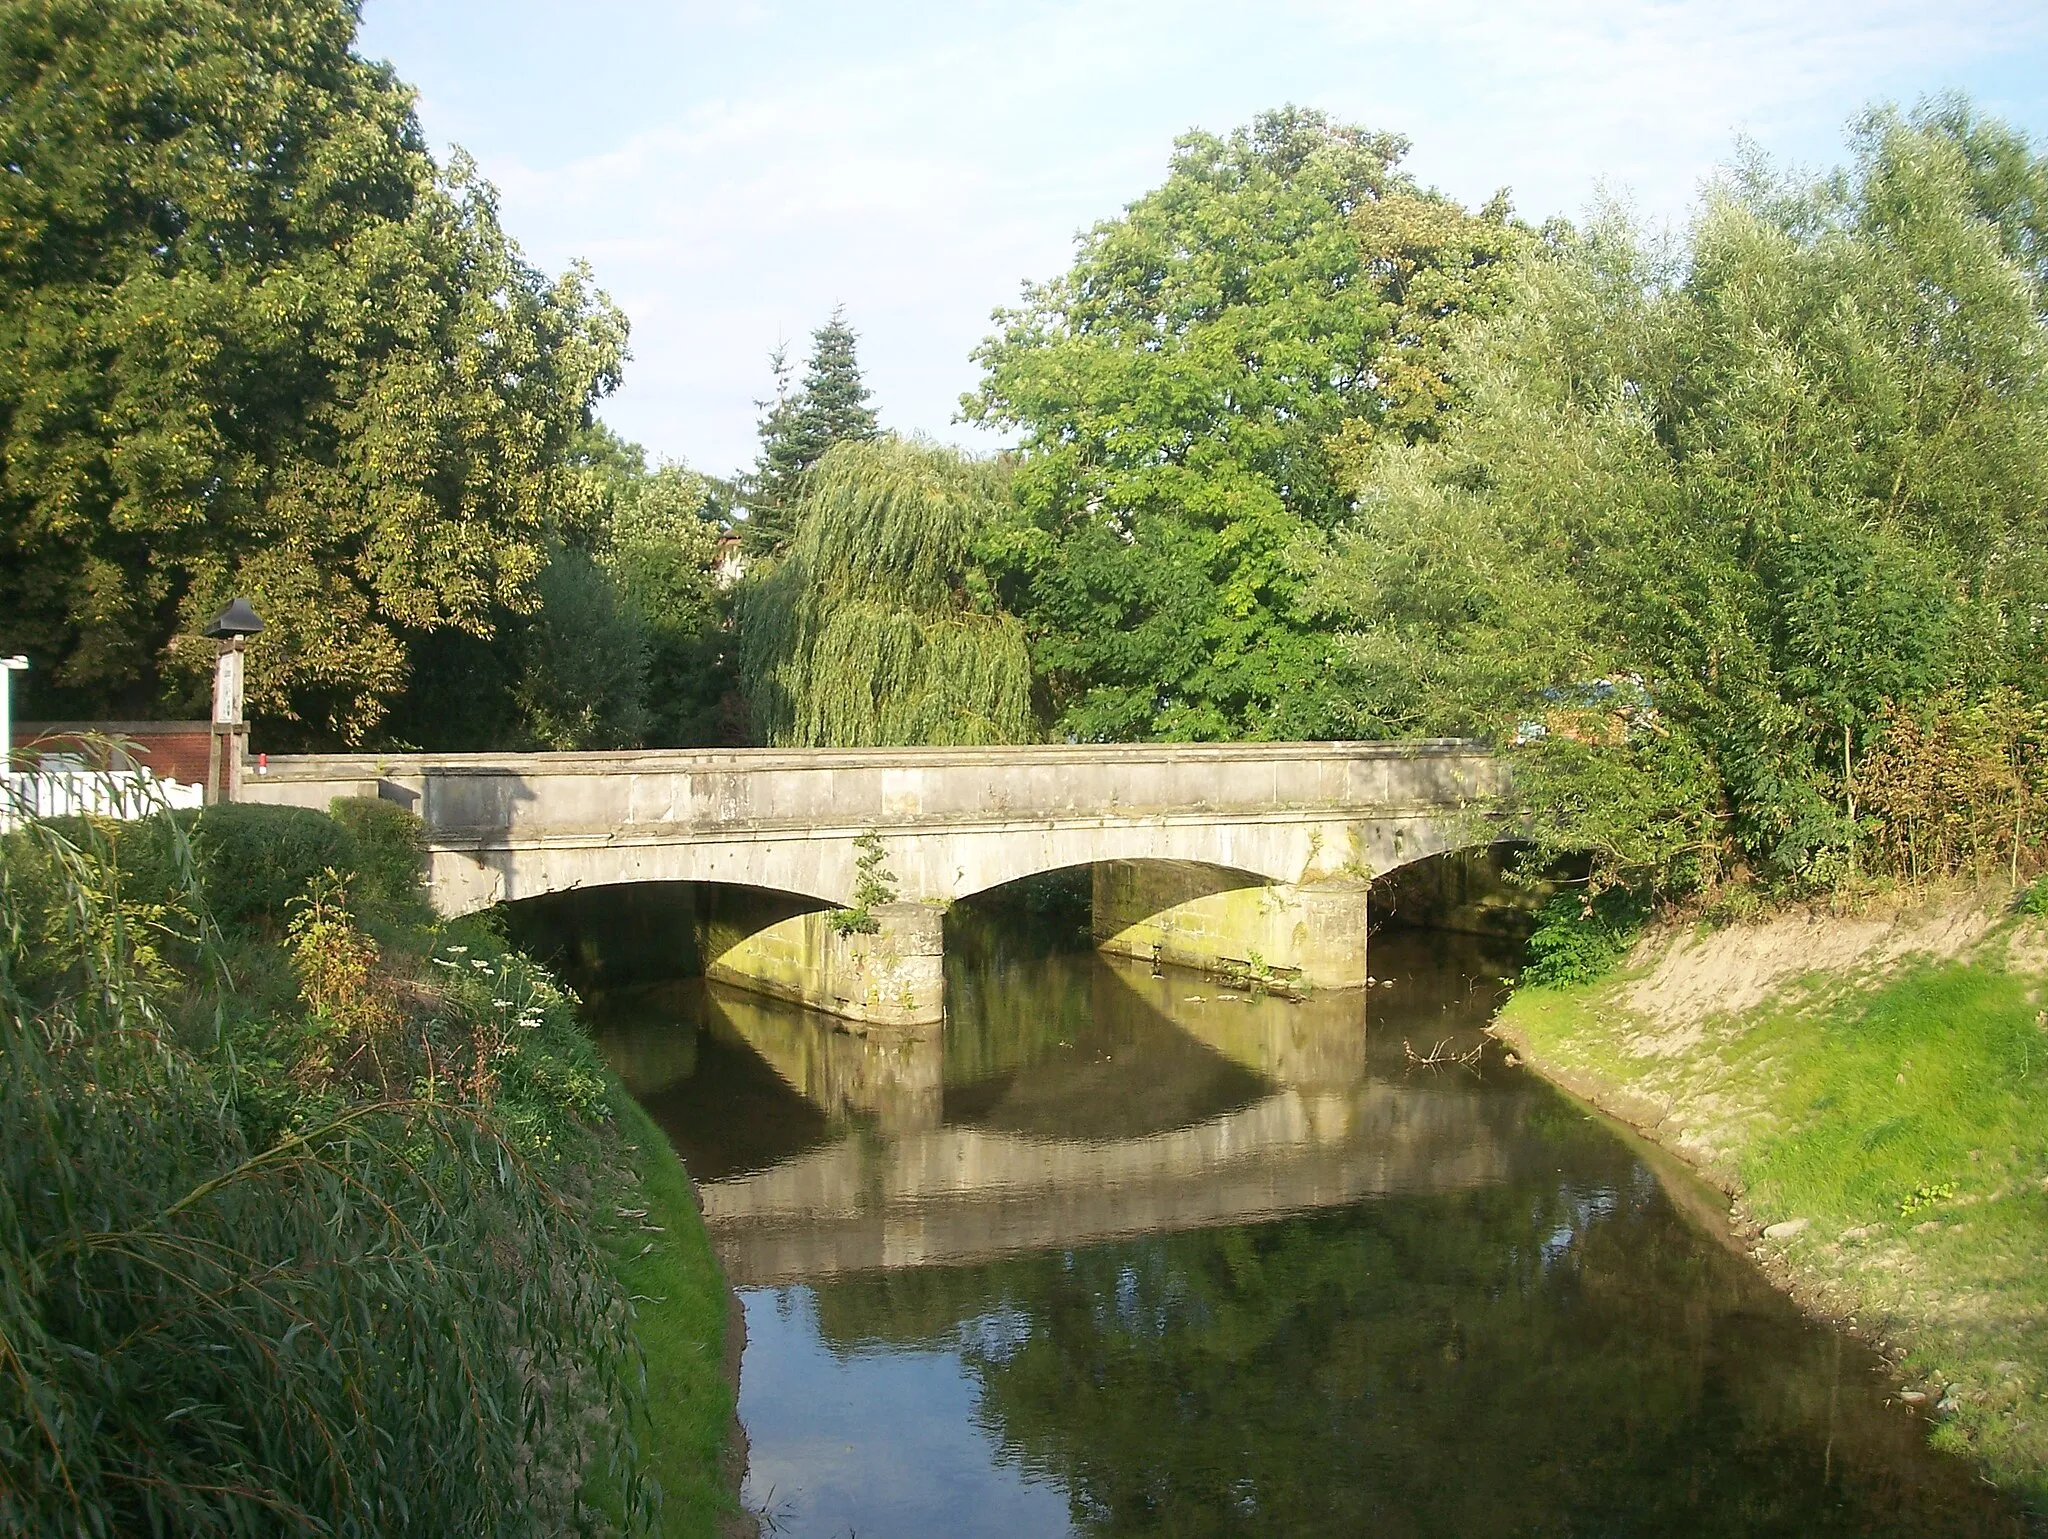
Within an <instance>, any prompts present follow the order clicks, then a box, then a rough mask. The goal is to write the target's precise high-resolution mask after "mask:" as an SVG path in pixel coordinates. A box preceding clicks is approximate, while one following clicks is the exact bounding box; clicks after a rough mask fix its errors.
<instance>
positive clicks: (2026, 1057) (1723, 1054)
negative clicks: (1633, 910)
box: [1496, 894, 2048, 1509]
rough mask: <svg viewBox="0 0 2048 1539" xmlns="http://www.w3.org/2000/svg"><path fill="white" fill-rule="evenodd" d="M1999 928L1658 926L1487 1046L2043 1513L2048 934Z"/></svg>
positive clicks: (1877, 920) (1979, 920) (1985, 921)
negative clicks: (1695, 1198) (1762, 1269)
mask: <svg viewBox="0 0 2048 1539" xmlns="http://www.w3.org/2000/svg"><path fill="white" fill-rule="evenodd" d="M2000 910H2001V905H2000V902H1999V900H1998V898H1996V897H1995V896H1992V897H1985V898H1978V897H1976V896H1974V895H1968V894H1962V895H1952V896H1951V897H1949V898H1948V899H1946V900H1945V901H1943V902H1941V903H1939V904H1934V905H1931V906H1927V907H1922V908H1919V909H1915V910H1907V911H1899V912H1893V913H1884V914H1867V915H1862V916H1856V917H1850V918H1842V917H1836V916H1827V915H1798V916H1780V917H1778V918H1775V919H1772V920H1770V921H1768V922H1766V923H1760V924H1754V925H1746V926H1735V927H1731V928H1728V929H1724V930H1719V931H1705V930H1667V931H1665V932H1663V933H1661V934H1656V935H1653V936H1650V937H1648V938H1646V939H1645V940H1644V941H1643V942H1642V943H1641V944H1639V945H1638V946H1637V947H1636V949H1635V950H1634V952H1633V953H1632V954H1631V955H1630V958H1629V962H1628V965H1627V967H1626V968H1625V969H1624V970H1623V971H1622V972H1621V973H1619V974H1617V975H1616V976H1614V977H1611V978H1608V979H1606V980H1603V981H1601V982H1598V983H1592V984H1578V985H1571V986H1562V987H1525V988H1523V989H1521V990H1518V991H1517V993H1516V995H1515V997H1514V998H1513V999H1512V1000H1511V1001H1510V1003H1509V1005H1508V1007H1507V1008H1506V1010H1505V1011H1503V1013H1502V1015H1501V1018H1500V1020H1499V1022H1498V1023H1497V1025H1496V1031H1497V1032H1498V1034H1499V1035H1501V1036H1502V1037H1503V1038H1505V1039H1506V1040H1508V1041H1509V1042H1510V1043H1512V1044H1513V1045H1515V1046H1516V1047H1517V1048H1518V1049H1520V1051H1521V1052H1522V1053H1523V1054H1524V1055H1525V1056H1526V1057H1527V1058H1528V1059H1529V1060H1530V1061H1531V1062H1532V1064H1533V1065H1534V1066H1535V1067H1537V1068H1539V1069H1541V1070H1543V1071H1544V1072H1545V1073H1547V1074H1549V1075H1550V1076H1551V1077H1553V1078H1554V1079H1556V1080H1558V1081H1559V1082H1560V1083H1562V1084H1564V1085H1565V1086H1566V1087H1567V1088H1569V1089H1572V1090H1574V1091H1576V1092H1578V1093H1579V1094H1581V1095H1583V1096H1585V1097H1586V1098H1587V1099H1589V1100H1591V1101H1593V1102H1595V1103H1596V1104H1598V1105H1601V1106H1602V1107H1604V1108H1605V1109H1606V1110H1608V1111H1610V1112H1613V1113H1614V1114H1615V1115H1617V1116H1620V1117H1622V1118H1624V1119H1625V1120H1627V1121H1629V1122H1631V1123H1633V1124H1635V1125H1636V1126H1637V1127H1639V1128H1641V1129H1642V1130H1643V1131H1644V1132H1646V1133H1647V1134H1648V1135H1649V1136H1650V1137H1652V1138H1653V1139H1655V1140H1656V1141H1657V1142H1659V1143H1660V1144H1663V1145H1664V1146H1665V1147H1667V1148H1670V1149H1672V1150H1674V1151H1675V1152H1677V1153H1679V1154H1680V1155H1682V1156H1683V1157H1684V1158H1686V1159H1687V1160H1688V1162H1690V1163H1691V1164H1692V1165H1693V1166H1694V1167H1695V1168H1697V1169H1699V1170H1700V1171H1701V1172H1702V1173H1703V1174H1705V1175H1706V1176H1707V1177H1708V1178H1709V1179H1711V1180H1713V1181H1714V1182H1715V1183H1716V1184H1717V1185H1720V1186H1721V1187H1722V1188H1723V1189H1724V1190H1727V1191H1729V1192H1730V1193H1732V1194H1734V1195H1735V1197H1736V1199H1737V1202H1736V1210H1735V1211H1736V1224H1737V1228H1738V1232H1739V1233H1740V1234H1741V1235H1742V1236H1743V1237H1744V1238H1745V1239H1746V1240H1747V1241H1748V1242H1749V1243H1751V1244H1752V1245H1753V1247H1754V1249H1755V1251H1756V1253H1757V1256H1758V1259H1759V1260H1760V1261H1762V1262H1763V1263H1764V1265H1765V1266H1766V1267H1767V1268H1768V1269H1769V1270H1770V1271H1771V1272H1772V1273H1773V1275H1775V1276H1776V1277H1778V1278H1779V1279H1780V1280H1781V1281H1783V1282H1784V1283H1785V1284H1786V1285H1787V1286H1788V1287H1790V1288H1791V1289H1792V1290H1793V1291H1794V1292H1795V1293H1797V1294H1798V1295H1799V1296H1800V1298H1801V1299H1802V1301H1803V1302H1805V1303H1806V1304H1807V1305H1808V1306H1809V1307H1811V1308H1813V1309H1815V1310H1817V1311H1819V1312H1822V1313H1825V1314H1827V1315H1829V1316H1832V1317H1834V1318H1837V1319H1840V1320H1843V1321H1847V1322H1851V1323H1852V1324H1853V1326H1854V1328H1855V1329H1857V1330H1858V1331H1859V1332H1860V1333H1862V1334H1864V1335H1866V1336H1868V1337H1870V1338H1872V1339H1873V1340H1875V1341H1877V1342H1878V1343H1880V1344H1881V1346H1882V1347H1883V1348H1884V1350H1885V1351H1886V1353H1887V1355H1888V1356H1889V1357H1890V1358H1891V1359H1892V1360H1893V1362H1894V1363H1895V1365H1896V1367H1897V1371H1898V1374H1899V1377H1900V1381H1901V1385H1902V1391H1901V1392H1902V1395H1903V1397H1904V1398H1906V1399H1907V1400H1908V1401H1909V1402H1911V1403H1915V1404H1922V1405H1925V1406H1926V1407H1927V1408H1928V1409H1929V1410H1930V1411H1931V1412H1932V1413H1933V1415H1934V1417H1935V1421H1934V1430H1933V1434H1932V1435H1933V1438H1934V1440H1935V1442H1936V1443H1937V1444H1939V1445H1942V1446H1945V1447H1948V1448H1951V1449H1953V1450H1956V1451H1959V1452H1963V1453H1966V1454H1969V1455H1971V1456H1973V1457H1975V1458H1977V1459H1979V1460H1981V1461H1982V1463H1983V1465H1984V1467H1985V1468H1986V1470H1987V1472H1988V1473H1989V1474H1990V1475H1991V1476H1992V1477H1993V1478H1994V1479H1996V1480H1998V1481H1999V1482H2000V1483H2001V1484H2005V1485H2008V1486H2010V1487H2012V1488H2014V1489H2015V1490H2017V1491H2019V1492H2021V1493H2022V1494H2023V1495H2024V1496H2025V1497H2026V1498H2027V1499H2028V1500H2029V1501H2030V1502H2031V1503H2033V1504H2034V1505H2036V1506H2037V1507H2040V1508H2043V1509H2048V1010H2044V1006H2048V931H2044V930H2043V929H2042V928H2041V927H2040V926H2039V924H2038V922H2032V921H2021V920H2017V919H2013V918H2010V917H2006V916H2005V915H2004V914H2003V913H2002V912H2001V911H2000Z"/></svg>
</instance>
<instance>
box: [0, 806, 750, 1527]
mask: <svg viewBox="0 0 2048 1539" xmlns="http://www.w3.org/2000/svg"><path fill="white" fill-rule="evenodd" d="M419 870H420V859H419V827H418V823H417V820H416V819H414V818H412V817H411V815H410V814H408V813H405V812H402V811H400V810H399V809H397V808H395V807H392V806H390V805H389V804H385V803H381V802H374V801H368V802H337V803H335V804H334V807H333V810H332V814H331V815H327V814H321V813H317V812H312V811H307V810H304V809H296V808H269V807H247V806H239V807H235V806H231V807H220V808H210V809H207V810H206V811H205V812H203V813H200V814H197V815H196V816H195V815H192V814H185V813H178V814H169V813H159V814H158V815H156V816H154V817H151V818H147V819H142V820H138V821H135V822H132V823H106V822H101V821H99V820H95V819H65V820H52V821H38V820H29V821H27V822H25V823H23V824H22V825H21V826H20V827H18V828H16V829H14V830H12V831H10V832H8V833H6V834H4V835H0V1126H4V1127H6V1128H8V1129H9V1137H8V1138H6V1139H4V1140H0V1284H4V1286H0V1342H4V1343H5V1355H6V1356H7V1359H8V1363H9V1372H8V1373H6V1374H0V1427H4V1428H6V1429H9V1430H8V1433H7V1434H6V1435H0V1532H6V1533H17V1532H20V1533H44V1532H51V1533H55V1532H72V1531H78V1532H86V1531H91V1532H102V1531H104V1532H121V1533H127V1532H138V1533H140V1532H194V1533H197V1532H228V1531H234V1532H251V1533H253V1532H272V1531H278V1532H282V1531H286V1530H289V1531H292V1532H299V1531H305V1532H309V1533H310V1532H321V1533H326V1532H365V1533H378V1534H390V1535H401V1534H421V1535H428V1534H432V1535H440V1534H448V1533H491V1534H501V1535H515V1534H536V1535H538V1534H557V1533H564V1532H570V1531H584V1530H585V1529H586V1528H588V1529H589V1530H590V1531H594V1532H607V1531H616V1530H617V1529H620V1528H623V1529H625V1530H626V1531H630V1532H635V1533H639V1532H649V1531H653V1530H654V1527H655V1525H654V1523H653V1521H652V1520H653V1518H654V1515H655V1514H654V1503H653V1502H652V1500H651V1482H650V1478H649V1477H652V1481H653V1482H658V1483H659V1485H660V1486H661V1487H662V1488H663V1489H664V1491H665V1493H666V1496H667V1500H666V1502H665V1503H663V1504H662V1508H661V1513H660V1518H661V1521H660V1525H659V1528H660V1531H662V1532H666V1533H672V1534H712V1533H717V1532H720V1531H721V1529H729V1528H730V1527H731V1526H732V1525H729V1524H727V1523H726V1522H725V1521H724V1519H725V1518H726V1516H728V1515H735V1513H734V1505H733V1502H732V1499H731V1498H730V1497H729V1496H727V1495H726V1494H725V1493H726V1491H727V1490H728V1489H729V1481H727V1480H726V1479H722V1478H721V1468H720V1465H721V1455H722V1454H723V1453H724V1451H725V1448H726V1431H727V1428H728V1427H729V1426H730V1425H731V1418H732V1397H731V1394H730V1391H729V1390H728V1388H727V1383H726V1377H725V1374H724V1372H723V1364H722V1363H721V1361H720V1359H721V1353H722V1349H723V1345H724V1342H725V1337H726V1309H727V1294H726V1291H725V1288H724V1285H723V1282H722V1280H721V1279H720V1277H719V1273H718V1270H717V1267H716V1264H715V1263H714V1261H713V1259H712V1257H711V1253H710V1249H709V1245H708V1241H707V1239H706V1236H705V1233H704V1230H703V1226H702V1223H701V1221H700V1220H699V1217H698V1214H697V1212H696V1208H695V1205H694V1202H693V1200H692V1194H691V1191H690V1187H689V1183H688V1180H687V1178H686V1177H685V1176H684V1174H683V1172H682V1169H681V1167H680V1166H679V1165H678V1164H677V1163H676V1161H675V1159H674V1156H673V1154H672V1152H671V1151H670V1150H669V1148H668V1146H667V1144H666V1142H665V1141H664V1140H663V1139H662V1137H661V1135H660V1133H659V1132H658V1131H657V1130H655V1129H654V1128H653V1127H652V1126H651V1125H649V1124H647V1123H646V1120H645V1118H644V1117H643V1116H642V1115H641V1113H640V1112H639V1109H638V1108H637V1107H636V1106H634V1105H633V1104H632V1103H631V1102H630V1101H629V1100H627V1099H626V1098H625V1097H624V1095H623V1093H621V1092H619V1091H618V1090H617V1087H616V1082H615V1081H614V1080H613V1079H612V1077H611V1076H610V1075H609V1074H608V1073H607V1071H606V1070H605V1067H604V1065H603V1063H602V1062H601V1061H600V1060H599V1058H598V1056H597V1052H596V1049H595V1046H594V1045H593V1044H592V1042H591V1040H590V1037H589V1034H588V1032H587V1031H586V1030H585V1028H584V1025H583V1023H582V1021H581V1020H580V1019H579V1015H578V1011H577V1008H576V1002H575V1000H574V998H573V996H571V995H570V994H569V993H568V992H567V991H566V990H564V989H563V988H562V987H561V986H560V985H559V984H558V983H557V982H556V981H555V979H554V978H553V977H552V976H551V975H550V974H549V973H548V972H547V971H546V970H545V969H544V968H541V967H540V966H538V965H537V964H535V963H534V962H533V961H532V959H531V958H529V957H527V956H525V955H523V954H522V953H520V952H519V951H518V950H516V949H515V948H513V947H511V946H510V945H508V944H507V943H506V941H505V938H504V936H503V935H502V933H501V932H500V931H499V929H498V928H497V926H496V925H495V924H494V923H493V922H492V921H491V920H490V919H488V918H469V919H462V920H455V921H446V922H444V921H441V920H438V919H437V918H435V916H434V915H433V914H432V912H431V911H430V910H429V909H428V908H427V906H426V903H425V900H424V895H423V894H422V892H421V891H420V888H419V881H418V874H419ZM629 1299H630V1300H631V1304H632V1306H633V1307H631V1308H629V1307H628V1300H629ZM643 1362H644V1363H645V1365H646V1367H647V1369H648V1377H647V1379H646V1380H645V1381H643V1379H642V1377H641V1373H640V1369H641V1366H642V1364H643ZM606 1514H609V1516H610V1517H611V1519H612V1520H613V1523H612V1525H611V1526H610V1527H609V1528H607V1527H606V1526H605V1525H604V1524H603V1523H602V1521H600V1520H601V1518H602V1517H603V1516H604V1515H606Z"/></svg>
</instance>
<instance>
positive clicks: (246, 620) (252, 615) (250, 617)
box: [206, 598, 263, 641]
mask: <svg viewBox="0 0 2048 1539" xmlns="http://www.w3.org/2000/svg"><path fill="white" fill-rule="evenodd" d="M262 629H263V622H262V621H261V620H260V619H258V618H257V617H256V611H255V610H253V609H251V608H250V607H249V601H248V600H247V599H245V598H238V599H236V600H235V601H234V602H233V603H232V604H230V605H228V607H227V608H225V609H223V610H222V611H221V612H220V613H219V614H217V615H215V616H214V617H213V618H212V619H211V620H209V621H207V623H206V634H207V635H208V636H211V637H212V638H213V639H214V640H216V641H226V640H227V639H228V638H229V637H232V636H254V635H255V634H256V633H257V632H259V631H261V630H262Z"/></svg>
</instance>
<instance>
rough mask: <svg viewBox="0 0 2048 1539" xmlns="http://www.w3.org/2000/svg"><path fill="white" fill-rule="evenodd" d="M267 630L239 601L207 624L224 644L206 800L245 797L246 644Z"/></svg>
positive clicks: (216, 668)
mask: <svg viewBox="0 0 2048 1539" xmlns="http://www.w3.org/2000/svg"><path fill="white" fill-rule="evenodd" d="M262 630H263V622H262V620H260V619H258V618H257V615H256V611H255V610H254V609H252V608H250V607H249V601H248V600H247V599H245V598H238V599H236V600H235V601H234V602H233V603H231V604H229V605H228V607H227V608H225V609H223V610H222V611H221V612H220V613H219V614H217V615H215V616H214V617H213V619H212V620H210V621H209V622H208V623H207V626H206V635H207V636H208V637H210V638H211V639H212V640H214V641H216V642H218V643H219V644H220V649H219V652H218V653H217V654H216V656H215V658H214V662H213V737H212V741H211V742H210V743H209V744H208V745H207V751H206V800H207V802H208V803H209V804H211V803H214V802H223V801H228V802H231V801H233V800H235V799H236V797H238V796H240V795H241V791H242V759H243V757H244V756H245V754H246V753H247V751H248V746H249V723H248V721H247V719H246V718H245V717H244V715H243V712H242V644H243V643H244V642H245V641H246V640H247V639H248V638H249V637H251V636H254V635H258V634H260V633H261V631H262Z"/></svg>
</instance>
